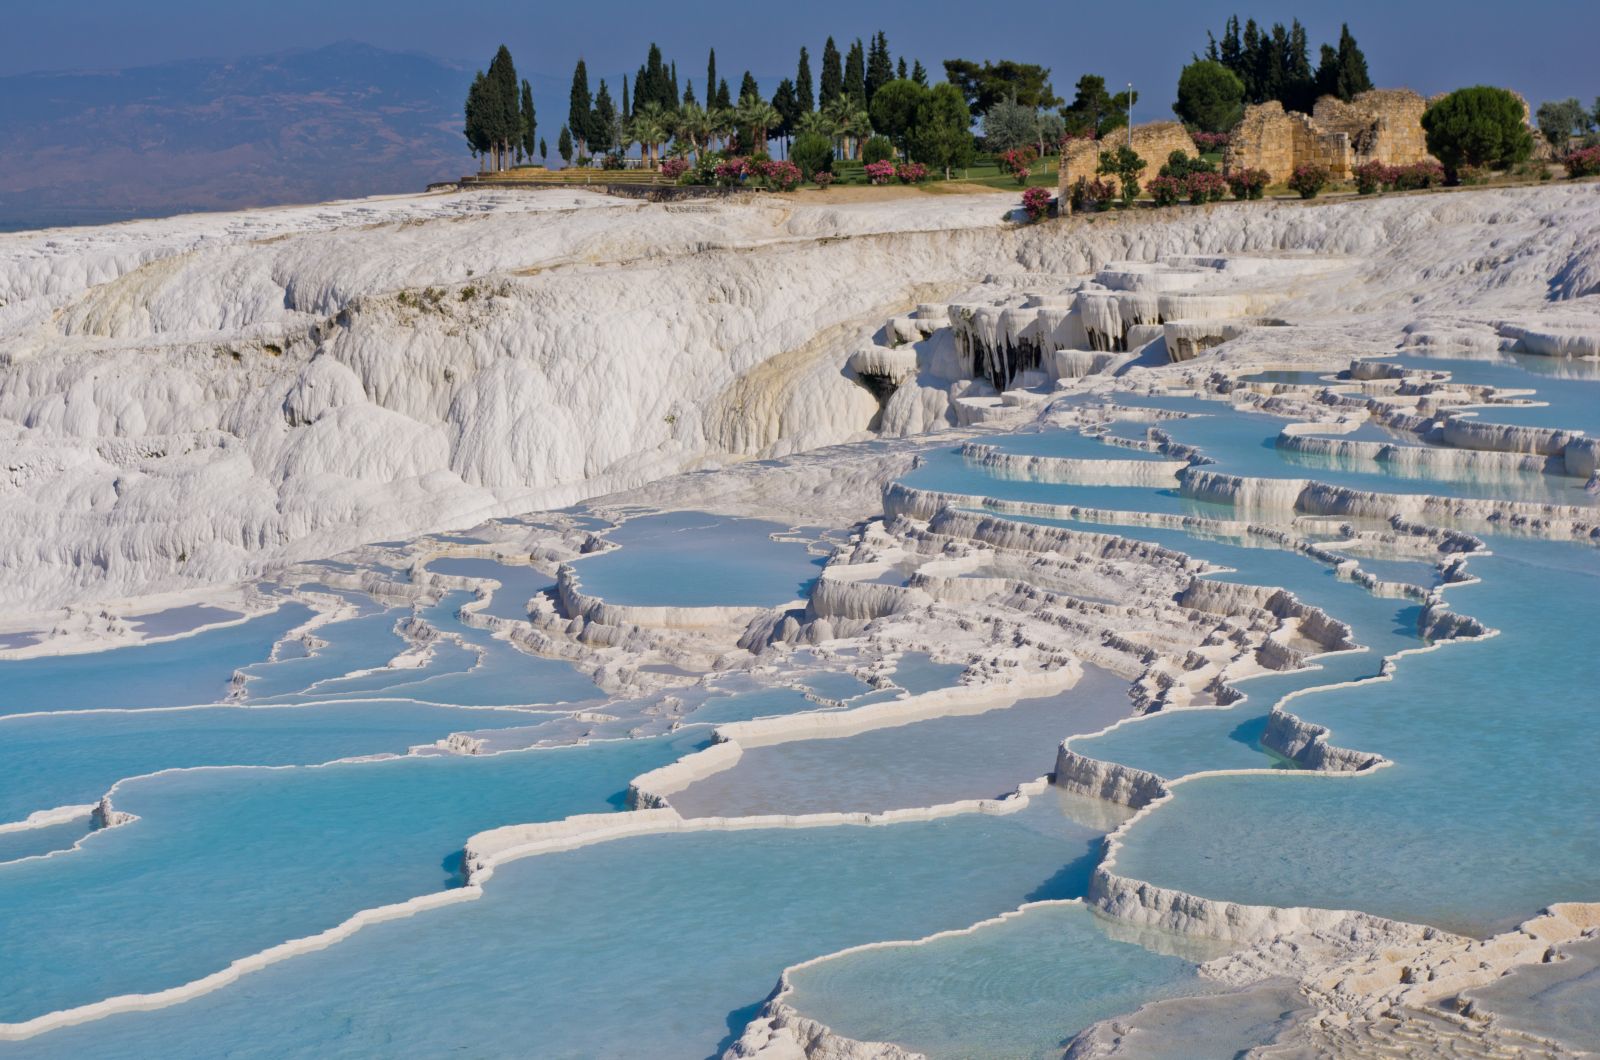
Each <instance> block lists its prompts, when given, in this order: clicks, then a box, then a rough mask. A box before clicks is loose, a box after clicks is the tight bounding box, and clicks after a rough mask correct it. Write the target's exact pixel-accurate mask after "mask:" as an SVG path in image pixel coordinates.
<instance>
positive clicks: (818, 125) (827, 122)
mask: <svg viewBox="0 0 1600 1060" xmlns="http://www.w3.org/2000/svg"><path fill="white" fill-rule="evenodd" d="M794 128H795V132H796V133H798V134H800V135H802V136H803V135H806V134H808V133H816V134H817V135H818V136H826V137H827V138H828V139H830V140H831V139H833V138H834V137H835V136H837V135H839V128H838V126H836V125H834V124H833V119H832V118H830V117H828V115H827V113H826V112H824V111H820V110H808V111H806V112H805V113H804V114H802V115H800V120H799V121H797V122H795V126H794Z"/></svg>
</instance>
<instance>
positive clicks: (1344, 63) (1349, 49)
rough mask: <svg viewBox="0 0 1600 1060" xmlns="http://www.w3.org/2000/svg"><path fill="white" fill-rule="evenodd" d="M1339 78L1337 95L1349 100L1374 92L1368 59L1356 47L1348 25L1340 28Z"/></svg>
mask: <svg viewBox="0 0 1600 1060" xmlns="http://www.w3.org/2000/svg"><path fill="white" fill-rule="evenodd" d="M1338 57H1339V77H1338V82H1337V88H1336V91H1335V93H1334V94H1335V95H1337V96H1338V97H1339V98H1340V99H1344V100H1348V99H1350V98H1352V97H1354V96H1359V95H1360V94H1361V93H1363V92H1371V91H1372V78H1371V77H1370V76H1369V75H1368V74H1367V57H1366V56H1365V55H1363V54H1361V49H1360V48H1359V47H1357V46H1356V39H1355V37H1353V36H1351V34H1350V26H1349V24H1348V23H1345V24H1342V25H1340V27H1339V52H1338Z"/></svg>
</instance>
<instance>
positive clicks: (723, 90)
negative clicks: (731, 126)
mask: <svg viewBox="0 0 1600 1060" xmlns="http://www.w3.org/2000/svg"><path fill="white" fill-rule="evenodd" d="M717 106H718V107H720V108H722V109H723V110H732V109H733V96H732V94H730V93H729V92H728V79H727V78H726V77H724V78H723V79H722V80H721V81H718V82H717Z"/></svg>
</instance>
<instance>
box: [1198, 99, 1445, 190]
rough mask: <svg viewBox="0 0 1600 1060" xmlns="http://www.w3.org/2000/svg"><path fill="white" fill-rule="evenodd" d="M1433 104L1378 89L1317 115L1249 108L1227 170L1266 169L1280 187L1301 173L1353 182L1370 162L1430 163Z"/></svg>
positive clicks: (1276, 107) (1323, 104)
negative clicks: (1426, 125)
mask: <svg viewBox="0 0 1600 1060" xmlns="http://www.w3.org/2000/svg"><path fill="white" fill-rule="evenodd" d="M1427 106H1428V104H1427V101H1426V100H1424V99H1423V98H1422V97H1421V96H1419V95H1417V94H1416V93H1415V92H1412V91H1411V90H1410V89H1404V88H1401V89H1373V90H1372V91H1370V92H1363V93H1361V94H1360V95H1359V96H1356V97H1355V98H1354V99H1352V100H1350V101H1349V102H1348V103H1346V102H1344V101H1343V100H1339V99H1336V98H1334V97H1333V96H1324V97H1322V98H1321V99H1319V100H1318V101H1317V105H1316V106H1315V107H1314V108H1313V109H1312V112H1311V114H1309V115H1307V114H1301V113H1298V112H1296V111H1285V110H1284V109H1283V104H1281V103H1278V102H1276V101H1274V102H1270V103H1260V104H1256V105H1255V106H1251V107H1247V108H1246V109H1245V113H1244V120H1242V121H1241V122H1240V123H1239V124H1238V126H1237V127H1235V128H1234V130H1233V133H1232V143H1231V144H1230V145H1229V148H1228V154H1227V162H1226V164H1227V168H1229V169H1238V168H1245V167H1248V168H1250V169H1264V170H1266V171H1267V172H1268V173H1269V174H1271V179H1272V182H1273V183H1274V184H1281V183H1283V182H1284V181H1286V180H1288V179H1289V176H1290V175H1291V174H1292V173H1293V172H1294V170H1295V167H1297V166H1304V165H1313V164H1314V165H1320V166H1323V167H1325V168H1326V169H1327V170H1328V172H1329V174H1330V175H1331V176H1332V177H1333V179H1335V180H1348V179H1349V178H1350V171H1351V170H1352V169H1353V168H1354V167H1356V166H1359V165H1361V164H1362V163H1364V162H1382V163H1384V164H1385V165H1394V166H1403V165H1409V164H1411V163H1413V162H1422V161H1427V160H1429V159H1430V156H1429V154H1428V147H1427V142H1426V139H1425V137H1424V134H1423V131H1422V112H1423V111H1424V110H1426V109H1427Z"/></svg>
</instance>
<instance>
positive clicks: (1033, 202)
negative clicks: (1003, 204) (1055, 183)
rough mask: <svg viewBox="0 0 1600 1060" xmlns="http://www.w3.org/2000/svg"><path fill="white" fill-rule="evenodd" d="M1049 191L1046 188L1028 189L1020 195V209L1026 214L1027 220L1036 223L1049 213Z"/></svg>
mask: <svg viewBox="0 0 1600 1060" xmlns="http://www.w3.org/2000/svg"><path fill="white" fill-rule="evenodd" d="M1050 202H1051V197H1050V191H1049V189H1048V188H1029V189H1028V190H1027V191H1025V192H1023V193H1022V208H1023V210H1024V211H1026V212H1027V214H1028V218H1029V220H1033V221H1037V220H1040V219H1041V218H1043V217H1044V216H1045V215H1047V214H1048V213H1049V212H1050Z"/></svg>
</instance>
